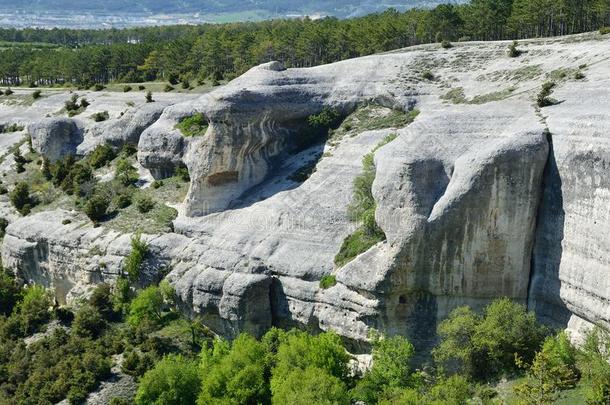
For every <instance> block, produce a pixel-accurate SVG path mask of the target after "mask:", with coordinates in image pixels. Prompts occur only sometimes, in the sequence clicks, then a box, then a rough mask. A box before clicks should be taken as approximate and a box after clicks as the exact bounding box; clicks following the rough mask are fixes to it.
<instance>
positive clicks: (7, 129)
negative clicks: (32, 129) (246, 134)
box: [0, 123, 25, 134]
mask: <svg viewBox="0 0 610 405" xmlns="http://www.w3.org/2000/svg"><path fill="white" fill-rule="evenodd" d="M24 128H25V127H24V126H23V125H19V124H17V123H12V124H10V125H8V126H6V127H3V126H0V133H2V134H5V133H10V132H19V131H23V129H24Z"/></svg>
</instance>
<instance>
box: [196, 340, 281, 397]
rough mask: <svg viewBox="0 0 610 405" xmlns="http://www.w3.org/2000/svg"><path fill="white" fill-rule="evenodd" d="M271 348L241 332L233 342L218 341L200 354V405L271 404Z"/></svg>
mask: <svg viewBox="0 0 610 405" xmlns="http://www.w3.org/2000/svg"><path fill="white" fill-rule="evenodd" d="M267 355H268V351H267V348H266V346H265V345H264V344H263V343H262V342H257V341H256V339H254V338H253V337H251V336H249V335H246V334H242V335H240V336H238V337H237V339H235V340H234V341H233V342H232V344H229V343H227V342H225V341H221V340H218V341H216V342H214V348H213V349H212V350H203V351H202V353H201V363H200V365H199V370H200V371H201V388H202V390H201V393H200V394H199V398H198V401H197V403H198V404H199V405H204V404H210V403H220V402H222V401H224V402H226V403H235V404H257V403H269V386H268V383H267V381H266V378H265V376H266V375H268V374H269V365H268V363H267Z"/></svg>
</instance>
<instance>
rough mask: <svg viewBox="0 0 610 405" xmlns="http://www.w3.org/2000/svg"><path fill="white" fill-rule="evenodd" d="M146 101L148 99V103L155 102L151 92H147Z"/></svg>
mask: <svg viewBox="0 0 610 405" xmlns="http://www.w3.org/2000/svg"><path fill="white" fill-rule="evenodd" d="M145 99H146V102H147V103H153V102H154V101H155V100H153V95H152V92H151V91H150V90H149V91H147V92H146V96H145Z"/></svg>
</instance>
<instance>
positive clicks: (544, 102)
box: [536, 82, 557, 108]
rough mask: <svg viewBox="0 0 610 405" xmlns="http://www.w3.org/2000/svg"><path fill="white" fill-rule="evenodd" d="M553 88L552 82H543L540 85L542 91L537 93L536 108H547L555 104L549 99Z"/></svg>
mask: <svg viewBox="0 0 610 405" xmlns="http://www.w3.org/2000/svg"><path fill="white" fill-rule="evenodd" d="M554 88H555V83H554V82H545V83H543V84H542V89H541V90H540V93H538V97H537V98H536V104H537V105H538V107H540V108H543V107H548V106H550V105H553V104H556V103H557V102H556V101H555V100H553V99H552V98H550V97H549V96H550V95H551V94H552V93H553V89H554Z"/></svg>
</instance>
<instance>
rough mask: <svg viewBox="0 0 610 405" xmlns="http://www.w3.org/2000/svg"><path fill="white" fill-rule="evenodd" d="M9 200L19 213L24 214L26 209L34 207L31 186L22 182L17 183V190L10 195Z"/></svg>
mask: <svg viewBox="0 0 610 405" xmlns="http://www.w3.org/2000/svg"><path fill="white" fill-rule="evenodd" d="M9 199H10V200H11V204H13V206H14V207H15V209H17V211H19V212H21V213H22V214H23V215H27V214H24V213H23V212H24V208H26V207H28V206H29V207H30V208H31V206H32V197H31V196H30V186H29V184H28V183H25V182H21V183H17V185H16V186H15V188H14V189H13V190H12V191H11V192H10V193H9Z"/></svg>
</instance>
